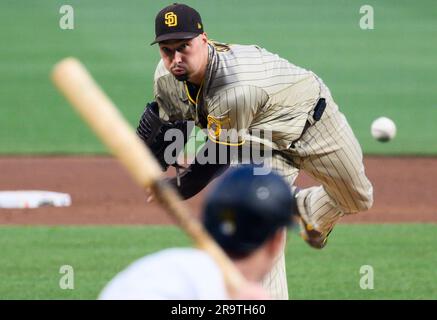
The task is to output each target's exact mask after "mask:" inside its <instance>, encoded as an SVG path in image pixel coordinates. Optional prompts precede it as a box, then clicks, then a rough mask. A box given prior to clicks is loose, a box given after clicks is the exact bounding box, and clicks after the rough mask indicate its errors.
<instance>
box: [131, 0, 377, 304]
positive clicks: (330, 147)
mask: <svg viewBox="0 0 437 320" xmlns="http://www.w3.org/2000/svg"><path fill="white" fill-rule="evenodd" d="M155 32H156V39H155V41H154V42H153V43H152V44H155V43H157V44H158V46H159V52H160V55H161V61H160V62H159V64H158V66H157V68H156V71H155V77H154V80H155V81H154V95H155V101H154V102H152V103H149V104H148V105H147V106H146V108H145V111H144V113H143V115H142V117H141V120H140V124H139V126H138V129H137V132H138V135H139V136H140V137H141V138H142V139H143V140H144V141H145V143H147V144H148V145H149V146H150V148H151V149H152V151H153V152H154V154H155V156H156V157H157V158H158V159H159V161H160V163H161V165H162V167H163V169H164V170H165V169H167V168H168V166H169V165H175V166H177V163H175V162H172V161H166V156H165V155H166V153H165V149H166V147H168V146H169V144H170V143H171V142H169V141H167V140H168V139H165V133H166V132H167V130H168V129H169V128H177V129H180V130H182V132H184V136H183V143H185V142H186V141H187V137H188V134H189V130H188V128H187V127H188V125H187V124H188V123H189V122H187V121H192V122H194V123H195V125H196V126H198V127H199V128H202V129H205V130H206V131H207V135H208V140H207V141H206V142H205V145H204V146H203V148H202V149H201V150H200V151H199V152H198V153H197V156H196V159H195V160H194V162H193V163H192V164H191V165H190V166H189V168H188V170H186V171H185V172H184V173H183V174H181V175H179V174H178V176H177V177H175V178H173V179H171V182H172V183H173V184H174V186H175V187H177V188H178V190H179V192H180V194H181V195H182V197H184V198H186V199H187V198H189V197H191V196H193V195H195V194H197V193H198V192H199V191H200V190H202V188H204V187H205V186H206V185H207V184H208V183H209V182H210V181H211V180H212V179H213V178H214V177H216V176H217V175H219V174H220V173H221V172H222V171H223V170H225V169H226V168H227V167H228V166H229V165H230V164H232V163H234V162H235V163H240V162H242V161H246V160H247V159H249V160H252V162H256V160H259V159H255V161H254V157H253V154H254V152H253V151H254V150H261V151H262V152H261V153H260V154H262V163H263V164H264V166H268V167H270V168H273V169H274V170H276V171H277V172H279V173H280V174H281V175H282V176H283V177H284V178H285V179H286V180H287V182H288V183H289V185H290V188H291V189H292V191H293V193H294V195H295V197H296V200H297V207H298V212H299V214H300V223H301V235H302V237H303V239H304V240H305V241H306V242H307V243H308V244H309V245H310V246H312V247H314V248H319V249H320V248H323V247H324V246H325V245H326V242H327V237H328V235H329V234H330V232H331V230H332V229H333V227H334V225H335V223H336V222H337V221H338V219H339V218H340V217H342V216H343V215H345V214H353V213H357V212H360V211H365V210H367V209H369V208H370V207H371V206H372V202H373V189H372V185H371V183H370V182H369V180H368V179H367V177H366V175H365V170H364V165H363V155H362V151H361V147H360V145H359V143H358V141H357V139H356V138H355V136H354V134H353V132H352V129H351V127H350V126H349V124H348V122H347V120H346V118H345V116H344V115H343V114H342V113H341V112H340V111H339V109H338V106H337V104H336V103H335V101H334V100H333V98H332V96H331V93H330V91H329V89H328V88H327V86H326V85H325V84H324V83H323V81H322V80H321V79H320V78H319V77H318V76H317V75H316V74H314V73H313V72H312V71H309V70H306V69H303V68H300V67H298V66H296V65H293V64H292V63H290V62H289V61H287V60H285V59H283V58H281V57H279V56H278V55H276V54H274V53H271V52H269V51H267V50H265V49H263V48H260V47H258V46H256V45H237V44H235V45H228V44H224V43H219V42H215V41H210V40H209V39H208V37H207V35H206V33H205V32H204V28H203V22H202V20H201V17H200V15H199V13H198V12H197V11H196V10H194V9H193V8H190V7H188V6H186V5H183V4H174V5H170V6H168V7H166V8H164V9H162V10H161V11H160V12H159V13H158V14H157V16H156V20H155ZM180 149H181V148H180ZM245 149H246V150H247V149H249V150H250V152H244V150H245ZM223 155H225V156H224V157H223ZM205 157H206V158H208V159H209V160H210V161H207V162H205V161H201V159H202V160H204V159H205ZM167 159H168V157H167ZM211 159H212V160H213V161H211ZM301 169H302V170H305V171H306V172H307V173H308V174H309V175H311V176H312V177H314V178H315V179H316V180H317V181H318V182H320V186H316V187H311V188H307V189H302V190H299V189H297V188H296V187H294V186H293V184H294V182H295V179H296V177H297V175H298V173H299V170H301ZM284 261H285V260H284V254H283V252H282V254H281V255H280V256H278V258H277V263H276V265H275V267H274V268H273V270H272V271H271V273H270V274H269V275H268V276H267V277H266V278H265V281H264V285H265V287H267V288H268V289H269V290H270V294H271V295H272V296H273V297H275V298H278V299H287V298H288V289H287V280H286V274H285V262H284Z"/></svg>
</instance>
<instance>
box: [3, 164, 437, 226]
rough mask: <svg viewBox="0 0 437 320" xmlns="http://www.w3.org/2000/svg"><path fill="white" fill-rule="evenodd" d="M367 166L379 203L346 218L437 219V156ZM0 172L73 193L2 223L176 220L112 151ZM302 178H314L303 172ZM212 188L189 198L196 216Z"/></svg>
mask: <svg viewBox="0 0 437 320" xmlns="http://www.w3.org/2000/svg"><path fill="white" fill-rule="evenodd" d="M365 166H366V173H367V175H368V177H369V179H370V180H371V182H372V183H373V186H374V198H375V202H374V206H373V208H372V209H371V210H369V211H368V212H364V213H360V214H356V215H351V216H347V217H344V218H343V219H342V220H341V222H342V223H394V222H434V223H435V222H437V196H436V194H437V183H436V180H437V158H418V157H417V158H416V157H399V158H398V157H366V158H365ZM0 172H1V178H0V190H49V191H57V192H66V193H69V194H70V195H71V197H72V206H70V207H66V208H53V207H44V208H37V209H13V210H10V209H0V224H28V225H35V224H38V225H66V224H74V225H81V224H93V225H95V224H168V223H172V220H171V219H170V218H169V217H168V216H167V214H166V213H165V211H164V210H163V209H161V208H160V207H159V206H158V205H157V204H146V201H145V196H144V192H143V190H141V188H140V187H138V186H137V185H135V184H134V182H133V181H132V179H131V178H130V177H129V176H128V174H127V172H126V171H125V170H124V169H123V168H122V167H121V166H120V165H119V163H118V162H117V161H116V160H115V159H113V158H110V157H89V156H86V157H85V156H84V157H78V156H74V157H1V158H0ZM173 173H174V172H170V173H169V174H173ZM297 184H298V185H300V186H302V187H305V186H310V185H313V184H315V182H314V180H312V179H311V178H309V177H308V176H307V175H305V174H304V173H303V172H302V173H301V175H300V176H299V178H298V183H297ZM207 191H208V188H207V189H205V190H204V191H202V192H201V193H200V194H198V195H197V196H196V197H194V198H193V199H190V200H188V201H187V203H188V206H189V207H190V208H192V212H193V214H194V215H196V216H197V215H199V213H200V211H201V205H202V199H203V198H204V196H205V192H207Z"/></svg>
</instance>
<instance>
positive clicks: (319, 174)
mask: <svg viewBox="0 0 437 320" xmlns="http://www.w3.org/2000/svg"><path fill="white" fill-rule="evenodd" d="M303 138H304V139H302V142H301V144H300V147H301V148H302V152H305V153H307V154H308V156H307V157H305V159H304V160H303V161H302V162H301V163H300V166H301V169H303V170H304V171H306V172H307V173H308V174H309V175H311V176H313V177H314V178H315V179H316V180H317V181H319V182H320V183H321V184H322V185H321V186H318V187H312V188H308V189H303V190H301V191H300V192H299V193H298V195H297V202H298V206H299V211H300V212H301V215H302V216H303V217H306V220H307V222H308V223H309V224H311V225H310V228H311V227H313V228H314V229H316V230H317V231H319V232H320V233H322V236H323V237H325V238H326V236H327V235H328V234H329V232H330V231H331V229H332V228H333V226H334V225H335V223H336V222H337V220H338V219H339V218H341V217H342V216H343V215H344V214H351V213H357V212H360V211H365V210H367V209H369V208H370V207H371V206H372V203H373V188H372V185H371V183H370V182H369V180H368V179H367V177H366V175H365V170H364V165H363V156H362V152H361V147H360V145H359V143H358V141H357V140H356V138H355V136H354V134H353V132H352V129H351V128H350V126H349V124H348V123H347V121H346V119H345V117H344V116H343V115H342V114H341V113H339V112H337V113H335V114H333V115H331V116H330V117H327V118H325V119H323V120H321V121H320V122H317V123H316V124H315V125H314V126H312V127H311V128H310V129H309V130H308V132H307V133H306V134H305V136H304V137H303ZM322 240H323V239H322Z"/></svg>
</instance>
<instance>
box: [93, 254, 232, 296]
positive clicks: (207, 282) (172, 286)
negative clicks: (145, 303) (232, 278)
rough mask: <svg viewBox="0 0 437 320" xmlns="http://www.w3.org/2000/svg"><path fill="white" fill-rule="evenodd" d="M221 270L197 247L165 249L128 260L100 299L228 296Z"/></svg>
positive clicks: (101, 294)
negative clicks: (137, 258)
mask: <svg viewBox="0 0 437 320" xmlns="http://www.w3.org/2000/svg"><path fill="white" fill-rule="evenodd" d="M228 298H229V297H228V294H227V291H226V287H225V283H224V279H223V275H222V272H221V270H220V269H219V267H218V266H217V264H216V263H215V261H214V260H213V259H212V258H211V257H210V256H209V255H208V254H207V253H206V252H205V251H202V250H198V249H191V248H190V249H189V248H183V249H182V248H181V249H167V250H163V251H160V252H157V253H155V254H152V255H149V256H146V257H143V258H141V259H139V260H137V261H135V262H134V263H132V264H131V265H130V266H129V267H127V268H126V269H125V270H123V271H122V272H120V273H119V274H118V275H117V276H115V278H114V279H112V280H111V281H110V282H109V283H108V284H107V285H106V287H105V288H104V289H103V291H102V292H101V293H100V295H99V299H100V300H223V299H228Z"/></svg>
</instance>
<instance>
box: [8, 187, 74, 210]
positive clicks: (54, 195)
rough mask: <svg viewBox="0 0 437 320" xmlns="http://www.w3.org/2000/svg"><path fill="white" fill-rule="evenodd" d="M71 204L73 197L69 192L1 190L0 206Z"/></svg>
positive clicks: (31, 206) (56, 205) (15, 207)
mask: <svg viewBox="0 0 437 320" xmlns="http://www.w3.org/2000/svg"><path fill="white" fill-rule="evenodd" d="M70 205H71V197H70V195H69V194H67V193H59V192H51V191H39V190H20V191H0V208H7V209H22V208H39V207H44V206H51V207H68V206H70Z"/></svg>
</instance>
